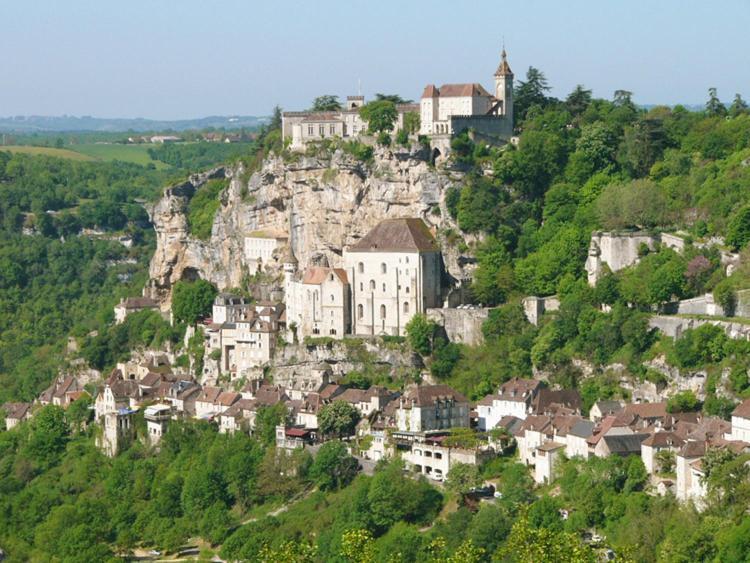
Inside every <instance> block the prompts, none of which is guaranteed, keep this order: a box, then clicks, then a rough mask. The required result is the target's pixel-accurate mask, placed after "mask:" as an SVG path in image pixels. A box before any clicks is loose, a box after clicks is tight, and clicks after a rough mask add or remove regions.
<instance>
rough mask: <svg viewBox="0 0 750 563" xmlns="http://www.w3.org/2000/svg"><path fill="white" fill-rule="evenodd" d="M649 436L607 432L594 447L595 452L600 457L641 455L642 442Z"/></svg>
mask: <svg viewBox="0 0 750 563" xmlns="http://www.w3.org/2000/svg"><path fill="white" fill-rule="evenodd" d="M648 436H649V435H648V434H635V433H630V434H607V435H605V436H604V437H602V439H601V440H599V443H598V444H597V445H596V447H595V448H594V454H595V455H596V456H598V457H609V456H611V455H619V456H622V457H627V456H629V455H640V454H641V444H642V443H643V442H644V440H646V438H648Z"/></svg>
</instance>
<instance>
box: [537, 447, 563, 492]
mask: <svg viewBox="0 0 750 563" xmlns="http://www.w3.org/2000/svg"><path fill="white" fill-rule="evenodd" d="M564 452H565V444H563V443H560V442H545V443H544V444H542V445H541V446H539V447H538V448H537V449H536V458H535V463H534V481H535V482H537V483H539V484H545V483H551V482H552V480H553V479H554V477H555V466H556V465H557V463H558V460H559V458H560V454H562V453H564Z"/></svg>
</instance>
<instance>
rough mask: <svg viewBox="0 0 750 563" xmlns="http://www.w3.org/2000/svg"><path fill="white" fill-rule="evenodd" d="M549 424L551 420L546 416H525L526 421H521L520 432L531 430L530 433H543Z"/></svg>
mask: <svg viewBox="0 0 750 563" xmlns="http://www.w3.org/2000/svg"><path fill="white" fill-rule="evenodd" d="M551 422H552V419H551V418H550V417H548V416H544V415H535V414H532V415H529V416H527V417H526V419H525V420H524V421H523V425H522V426H521V430H531V431H532V432H543V431H544V430H545V429H546V428H547V427H549V425H550V423H551Z"/></svg>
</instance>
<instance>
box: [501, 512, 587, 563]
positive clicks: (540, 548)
mask: <svg viewBox="0 0 750 563" xmlns="http://www.w3.org/2000/svg"><path fill="white" fill-rule="evenodd" d="M495 558H497V559H498V560H499V561H512V562H516V563H557V562H558V561H569V562H571V563H595V562H596V561H597V556H596V553H594V551H593V550H592V549H591V548H590V547H588V546H586V545H584V544H583V543H582V542H581V540H580V539H579V538H578V536H577V535H576V534H572V533H568V532H554V531H551V530H549V529H547V528H537V529H535V528H532V527H531V526H530V525H529V520H528V518H527V516H526V515H522V516H521V517H520V518H518V520H516V523H515V524H513V528H512V529H511V532H510V535H509V536H508V540H507V541H506V543H505V545H503V546H502V547H501V548H500V549H499V550H498V552H497V553H496V554H495Z"/></svg>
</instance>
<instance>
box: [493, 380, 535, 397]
mask: <svg viewBox="0 0 750 563" xmlns="http://www.w3.org/2000/svg"><path fill="white" fill-rule="evenodd" d="M540 386H541V382H539V381H537V380H536V379H518V378H517V377H514V378H513V379H511V380H509V381H506V382H505V383H503V384H502V385H501V386H500V390H499V391H498V395H497V397H498V399H501V400H503V401H519V402H526V400H527V399H529V398H531V396H532V395H534V393H536V392H537V391H538V390H539V387H540Z"/></svg>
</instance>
